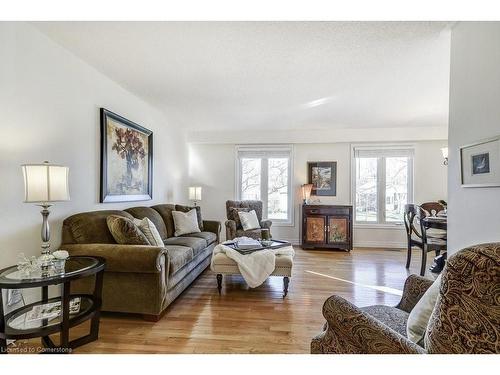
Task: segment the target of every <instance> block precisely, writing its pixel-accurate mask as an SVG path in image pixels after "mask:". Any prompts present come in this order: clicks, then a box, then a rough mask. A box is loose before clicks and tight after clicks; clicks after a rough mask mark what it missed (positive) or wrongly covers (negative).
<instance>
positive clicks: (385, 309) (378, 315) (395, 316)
mask: <svg viewBox="0 0 500 375" xmlns="http://www.w3.org/2000/svg"><path fill="white" fill-rule="evenodd" d="M361 310H362V311H364V312H365V313H367V314H369V315H371V316H373V317H374V318H375V319H377V320H378V321H380V322H382V323H384V324H385V325H386V326H388V327H390V328H391V329H393V330H394V331H396V332H397V333H399V334H400V335H402V336H404V337H406V322H407V321H408V315H409V314H408V313H407V312H406V311H403V310H400V309H397V308H395V307H391V306H385V305H374V306H366V307H361Z"/></svg>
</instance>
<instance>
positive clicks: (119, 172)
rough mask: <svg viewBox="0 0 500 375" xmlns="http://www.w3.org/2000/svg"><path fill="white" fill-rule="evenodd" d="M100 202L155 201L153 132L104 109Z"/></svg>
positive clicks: (101, 121) (102, 112)
mask: <svg viewBox="0 0 500 375" xmlns="http://www.w3.org/2000/svg"><path fill="white" fill-rule="evenodd" d="M100 125H101V171H100V172H101V175H100V177H101V178H100V202H101V203H108V202H133V201H143V200H150V199H153V132H152V131H151V130H149V129H146V128H145V127H143V126H141V125H138V124H136V123H134V122H132V121H130V120H128V119H126V118H124V117H122V116H120V115H118V114H116V113H113V112H111V111H109V110H107V109H105V108H101V109H100Z"/></svg>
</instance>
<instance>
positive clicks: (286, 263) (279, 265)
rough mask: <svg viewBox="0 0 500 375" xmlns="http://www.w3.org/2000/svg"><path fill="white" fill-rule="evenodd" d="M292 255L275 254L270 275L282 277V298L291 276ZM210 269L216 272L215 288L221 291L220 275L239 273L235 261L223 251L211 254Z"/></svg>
mask: <svg viewBox="0 0 500 375" xmlns="http://www.w3.org/2000/svg"><path fill="white" fill-rule="evenodd" d="M292 266H293V257H292V256H290V255H276V262H275V268H274V271H273V273H271V275H270V276H281V277H283V298H285V297H286V295H287V294H288V284H289V283H290V277H291V276H292ZM211 269H212V271H213V272H215V273H216V274H217V289H218V291H219V294H221V291H222V275H241V273H240V270H239V268H238V265H237V264H236V262H235V261H234V260H232V259H230V258H228V257H227V256H226V254H224V253H217V254H215V255H212V266H211Z"/></svg>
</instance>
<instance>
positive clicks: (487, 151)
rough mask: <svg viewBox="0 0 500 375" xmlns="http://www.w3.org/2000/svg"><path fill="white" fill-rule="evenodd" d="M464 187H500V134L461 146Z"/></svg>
mask: <svg viewBox="0 0 500 375" xmlns="http://www.w3.org/2000/svg"><path fill="white" fill-rule="evenodd" d="M460 180H461V185H462V187H465V188H473V187H474V188H475V187H500V136H497V137H494V138H489V139H483V140H481V141H477V142H475V143H472V144H469V145H465V146H461V147H460Z"/></svg>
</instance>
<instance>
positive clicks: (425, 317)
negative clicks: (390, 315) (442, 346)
mask: <svg viewBox="0 0 500 375" xmlns="http://www.w3.org/2000/svg"><path fill="white" fill-rule="evenodd" d="M440 285H441V275H439V276H438V277H437V279H436V280H434V283H432V285H431V286H430V287H429V289H427V291H426V292H425V293H424V295H423V296H422V298H420V300H419V301H418V302H417V304H416V305H415V307H414V308H413V310H411V312H410V316H409V317H408V322H407V323H406V334H407V336H408V340H410V341H412V342H414V343H416V344H419V343H420V342H421V340H422V339H423V338H424V336H425V331H426V329H427V324H429V319H430V318H431V314H432V310H434V306H435V305H436V300H437V297H438V295H439V287H440Z"/></svg>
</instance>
